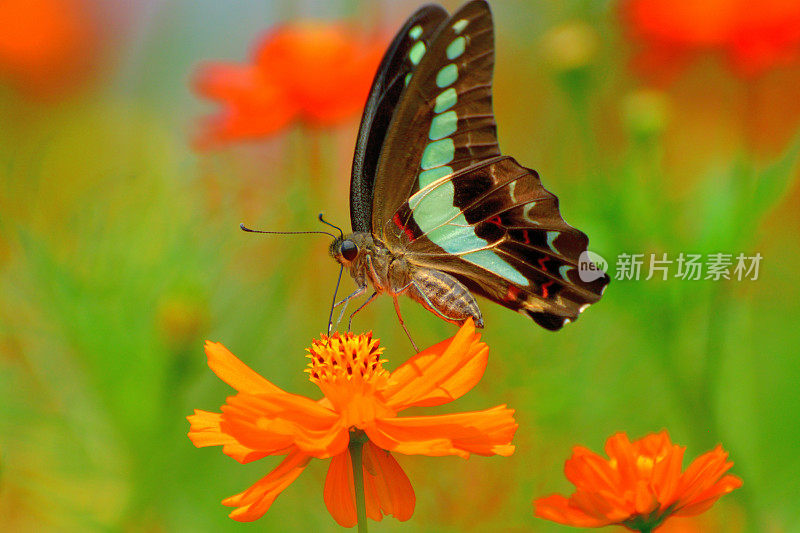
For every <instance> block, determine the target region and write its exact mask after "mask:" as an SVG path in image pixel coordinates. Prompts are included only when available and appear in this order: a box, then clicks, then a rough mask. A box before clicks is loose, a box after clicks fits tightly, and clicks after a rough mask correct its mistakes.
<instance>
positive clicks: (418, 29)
mask: <svg viewBox="0 0 800 533" xmlns="http://www.w3.org/2000/svg"><path fill="white" fill-rule="evenodd" d="M420 35H422V26H420V25H419V24H417V25H416V26H414V27H413V28H411V29H410V30H408V36H409V37H411V38H412V39H414V40H415V41H416V40H417V39H419V36H420Z"/></svg>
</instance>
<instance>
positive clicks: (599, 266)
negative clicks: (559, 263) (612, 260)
mask: <svg viewBox="0 0 800 533" xmlns="http://www.w3.org/2000/svg"><path fill="white" fill-rule="evenodd" d="M606 269H608V261H606V260H605V259H603V257H602V256H601V255H600V254H596V253H594V252H590V251H589V250H586V251H585V252H581V255H580V256H579V257H578V276H579V277H580V278H581V281H583V282H584V283H590V282H592V281H594V280H596V279H600V278H602V277H603V276H605V275H606Z"/></svg>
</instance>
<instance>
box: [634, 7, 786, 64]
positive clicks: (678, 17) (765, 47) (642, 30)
mask: <svg viewBox="0 0 800 533" xmlns="http://www.w3.org/2000/svg"><path fill="white" fill-rule="evenodd" d="M620 9H621V13H622V18H623V21H624V23H625V25H626V26H627V32H628V34H629V35H630V37H631V38H632V39H633V40H634V41H636V42H637V43H639V44H640V45H641V50H640V53H639V55H638V57H637V58H636V59H635V64H636V65H637V66H638V67H639V68H641V69H642V70H643V71H644V72H645V73H648V74H652V75H659V74H661V75H663V74H664V72H665V71H667V75H669V73H672V72H674V71H676V70H677V69H679V68H680V67H681V66H682V65H683V64H684V63H685V62H686V61H687V60H688V59H689V58H690V57H691V55H693V54H695V53H698V52H719V53H722V54H724V55H726V56H727V58H728V59H729V60H730V62H731V63H732V65H733V67H734V69H735V71H736V72H737V73H738V74H740V75H743V76H755V75H758V74H760V73H762V72H764V71H766V70H769V69H770V68H773V67H775V66H777V65H781V64H786V63H791V62H796V61H797V60H798V59H800V2H797V0H762V1H761V2H758V3H753V2H749V1H747V0H705V1H703V2H697V1H695V0H622V2H621V3H620Z"/></svg>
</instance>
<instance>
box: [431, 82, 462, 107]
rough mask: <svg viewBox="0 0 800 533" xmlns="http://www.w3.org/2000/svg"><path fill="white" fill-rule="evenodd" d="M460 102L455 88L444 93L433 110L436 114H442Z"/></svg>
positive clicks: (437, 98) (438, 98)
mask: <svg viewBox="0 0 800 533" xmlns="http://www.w3.org/2000/svg"><path fill="white" fill-rule="evenodd" d="M457 101H458V93H456V90H455V89H454V88H453V87H450V88H449V89H446V90H444V91H442V94H440V95H439V96H437V97H436V107H434V108H433V112H434V113H441V112H442V111H447V110H448V109H450V108H451V107H453V106H454V105H456V102H457Z"/></svg>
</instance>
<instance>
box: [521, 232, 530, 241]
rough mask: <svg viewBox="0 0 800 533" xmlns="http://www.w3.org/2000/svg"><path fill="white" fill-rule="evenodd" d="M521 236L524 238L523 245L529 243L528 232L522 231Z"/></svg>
mask: <svg viewBox="0 0 800 533" xmlns="http://www.w3.org/2000/svg"><path fill="white" fill-rule="evenodd" d="M522 236H523V237H524V238H525V244H530V243H531V239H530V237H528V230H523V232H522Z"/></svg>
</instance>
